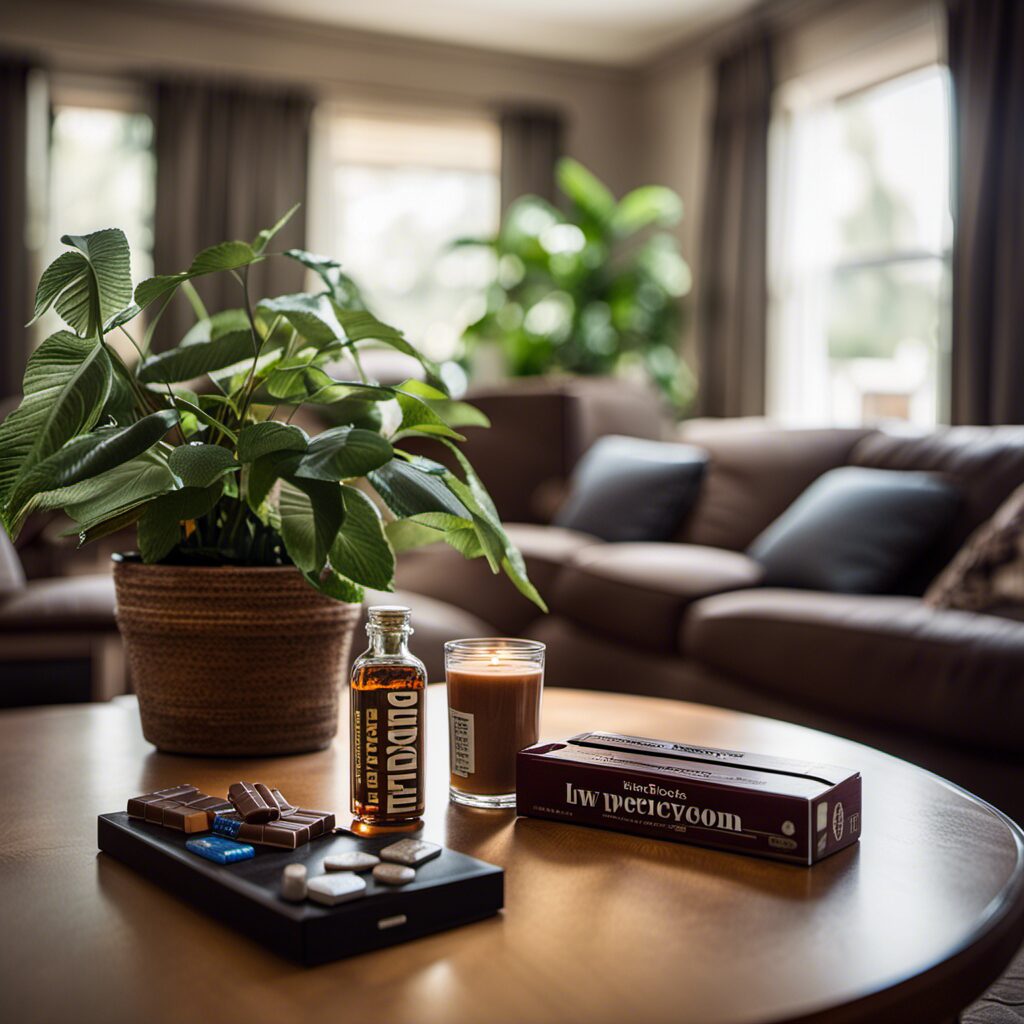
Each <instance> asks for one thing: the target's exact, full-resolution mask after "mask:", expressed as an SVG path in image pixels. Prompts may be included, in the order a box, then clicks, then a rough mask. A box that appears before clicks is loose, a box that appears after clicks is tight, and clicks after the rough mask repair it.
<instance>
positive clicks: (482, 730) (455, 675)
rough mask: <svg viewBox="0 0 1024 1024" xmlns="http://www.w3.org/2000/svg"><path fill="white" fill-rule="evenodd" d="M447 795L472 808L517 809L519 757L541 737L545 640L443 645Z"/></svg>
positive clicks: (500, 640)
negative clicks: (448, 761)
mask: <svg viewBox="0 0 1024 1024" xmlns="http://www.w3.org/2000/svg"><path fill="white" fill-rule="evenodd" d="M445 667H446V670H447V678H448V727H449V742H450V754H451V776H450V786H449V792H450V794H451V798H452V800H453V801H455V802H456V803H463V804H469V805H470V806H473V807H497V808H500V807H514V806H515V789H516V754H517V753H518V752H519V751H520V750H522V749H523V748H524V747H529V746H533V745H534V744H535V743H536V742H537V740H538V738H539V735H538V734H539V729H540V697H541V689H542V687H543V682H544V645H543V644H541V643H538V642H537V641H534V640H511V639H481V640H453V641H451V642H450V643H447V644H445Z"/></svg>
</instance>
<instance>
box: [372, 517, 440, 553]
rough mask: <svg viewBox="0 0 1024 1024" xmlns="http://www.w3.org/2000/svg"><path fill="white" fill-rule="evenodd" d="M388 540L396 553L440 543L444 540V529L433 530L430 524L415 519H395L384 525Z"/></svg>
mask: <svg viewBox="0 0 1024 1024" xmlns="http://www.w3.org/2000/svg"><path fill="white" fill-rule="evenodd" d="M384 533H385V534H386V535H387V538H388V542H389V543H390V544H391V547H392V550H394V551H395V552H396V554H399V555H400V554H402V552H403V551H413V550H415V549H416V548H422V547H426V546H427V545H428V544H440V543H441V541H442V540H444V531H443V530H432V529H431V528H430V527H429V526H423V525H421V524H420V523H417V522H416V520H415V519H393V520H392V521H391V522H390V523H388V524H387V525H386V526H385V527H384Z"/></svg>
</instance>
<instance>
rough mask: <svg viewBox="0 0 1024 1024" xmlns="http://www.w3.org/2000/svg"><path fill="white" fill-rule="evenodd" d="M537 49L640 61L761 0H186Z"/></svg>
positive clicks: (476, 43) (567, 55) (564, 55)
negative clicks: (370, 0)
mask: <svg viewBox="0 0 1024 1024" xmlns="http://www.w3.org/2000/svg"><path fill="white" fill-rule="evenodd" d="M185 2H187V3H190V4H193V5H195V6H207V5H209V6H213V5H216V6H217V7H220V8H229V9H235V10H239V11H259V12H263V13H267V14H275V15H278V16H283V17H291V18H297V19H301V20H304V21H312V22H320V23H326V24H331V25H337V26H348V27H351V28H358V29H363V30H366V31H372V32H383V33H388V34H391V35H402V36H413V37H417V38H421V39H431V40H435V41H441V42H448V43H458V44H462V45H466V46H478V47H485V48H487V49H496V50H506V51H511V52H514V53H523V54H530V55H533V56H543V57H558V58H564V59H571V60H582V61H593V62H597V63H602V64H613V65H614V64H619V65H623V64H634V63H637V62H641V61H643V60H645V59H647V58H650V57H652V56H654V55H655V54H657V53H659V52H661V51H663V50H665V49H666V48H668V47H671V46H672V45H674V44H676V43H679V42H681V41H683V40H685V39H686V38H687V37H689V36H693V35H695V34H698V33H700V32H703V31H705V30H706V29H709V28H711V27H713V26H715V25H719V24H722V23H723V22H726V21H728V20H729V19H731V18H733V17H734V16H736V15H737V14H739V13H740V12H742V11H743V10H745V9H749V8H751V7H753V6H754V3H755V0H372V2H367V0H185Z"/></svg>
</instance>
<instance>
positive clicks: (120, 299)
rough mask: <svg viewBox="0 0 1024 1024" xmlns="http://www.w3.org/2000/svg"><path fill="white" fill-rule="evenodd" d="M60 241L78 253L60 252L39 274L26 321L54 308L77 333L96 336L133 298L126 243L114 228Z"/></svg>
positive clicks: (34, 319) (129, 254)
mask: <svg viewBox="0 0 1024 1024" xmlns="http://www.w3.org/2000/svg"><path fill="white" fill-rule="evenodd" d="M61 242H63V244H64V245H70V246H73V247H74V248H75V249H77V250H78V251H77V252H65V253H62V254H61V255H60V256H58V257H57V258H56V259H55V260H54V261H53V263H51V264H50V265H49V266H48V267H47V268H46V270H44V271H43V275H42V277H41V278H40V279H39V286H38V287H37V288H36V299H35V308H34V311H33V312H34V315H33V317H32V320H31V321H30V322H31V323H35V321H36V320H38V319H39V317H40V316H42V315H43V313H45V312H46V311H47V310H48V309H49V308H50V306H51V305H53V306H55V307H56V310H57V312H58V313H59V314H60V316H61V318H62V319H63V320H64V322H65V323H66V324H67V325H68V326H69V327H71V328H72V329H73V330H75V331H76V332H77V333H78V334H79V335H81V336H83V337H92V336H94V335H98V334H99V333H100V330H101V329H102V328H103V326H104V325H105V324H106V323H107V322H108V321H111V320H112V319H113V318H114V317H115V316H116V315H117V314H119V313H121V312H122V311H123V310H124V309H125V307H126V306H128V305H129V304H130V303H131V300H132V276H131V253H130V252H129V250H128V240H127V239H126V238H125V236H124V232H123V231H121V230H119V229H118V228H107V229H105V230H103V231H93V232H92V233H91V234H88V235H63V236H62V237H61Z"/></svg>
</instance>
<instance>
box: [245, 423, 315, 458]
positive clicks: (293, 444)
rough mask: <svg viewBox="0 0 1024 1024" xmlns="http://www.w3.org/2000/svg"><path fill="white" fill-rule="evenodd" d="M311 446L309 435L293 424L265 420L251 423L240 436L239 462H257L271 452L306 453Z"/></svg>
mask: <svg viewBox="0 0 1024 1024" xmlns="http://www.w3.org/2000/svg"><path fill="white" fill-rule="evenodd" d="M308 446H309V435H308V434H307V433H306V432H305V431H304V430H303V429H302V428H301V427H296V426H293V425H292V424H291V423H279V422H278V421H277V420H265V421H264V422H263V423H249V424H247V425H246V426H244V427H242V430H241V432H240V433H239V435H238V461H239V462H255V461H256V459H258V458H260V457H261V456H263V455H269V454H270V453H271V452H279V451H287V452H304V451H305V450H306V448H307V447H308Z"/></svg>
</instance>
